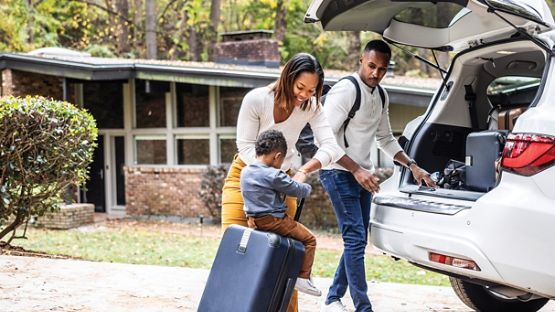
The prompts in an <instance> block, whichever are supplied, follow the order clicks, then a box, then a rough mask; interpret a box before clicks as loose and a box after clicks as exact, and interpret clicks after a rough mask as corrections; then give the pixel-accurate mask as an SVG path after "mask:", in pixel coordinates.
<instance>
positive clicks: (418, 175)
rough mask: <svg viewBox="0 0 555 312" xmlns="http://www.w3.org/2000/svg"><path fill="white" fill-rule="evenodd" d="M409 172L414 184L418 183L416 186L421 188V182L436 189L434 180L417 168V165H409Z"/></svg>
mask: <svg viewBox="0 0 555 312" xmlns="http://www.w3.org/2000/svg"><path fill="white" fill-rule="evenodd" d="M409 170H410V172H412V176H413V177H414V179H415V180H416V183H418V186H421V185H422V182H424V183H426V185H427V186H429V187H437V185H436V183H435V182H434V180H432V179H431V178H430V174H429V173H428V171H426V170H424V169H422V168H420V167H418V165H417V164H413V165H411V166H410V167H409Z"/></svg>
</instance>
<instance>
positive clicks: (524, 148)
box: [501, 133, 555, 176]
mask: <svg viewBox="0 0 555 312" xmlns="http://www.w3.org/2000/svg"><path fill="white" fill-rule="evenodd" d="M553 164H555V138H554V137H552V136H547V135H536V134H512V133H511V134H509V136H508V137H507V143H505V148H504V149H503V157H502V159H501V167H502V168H503V169H504V170H507V171H511V172H514V173H516V174H520V175H524V176H531V175H534V174H536V173H538V172H540V171H543V170H545V169H546V168H549V167H551V166H553Z"/></svg>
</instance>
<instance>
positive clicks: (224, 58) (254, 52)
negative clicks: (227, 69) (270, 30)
mask: <svg viewBox="0 0 555 312" xmlns="http://www.w3.org/2000/svg"><path fill="white" fill-rule="evenodd" d="M278 46H279V45H278V42H277V41H276V40H273V39H253V40H242V41H228V42H220V43H218V44H216V47H215V57H214V58H215V60H216V62H218V63H227V64H239V65H261V66H267V67H276V68H277V67H279V61H280V55H279V50H278Z"/></svg>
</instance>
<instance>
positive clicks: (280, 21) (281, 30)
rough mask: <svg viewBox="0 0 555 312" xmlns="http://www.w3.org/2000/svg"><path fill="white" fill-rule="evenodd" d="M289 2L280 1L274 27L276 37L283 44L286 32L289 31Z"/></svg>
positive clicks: (286, 0)
mask: <svg viewBox="0 0 555 312" xmlns="http://www.w3.org/2000/svg"><path fill="white" fill-rule="evenodd" d="M288 6H289V0H278V1H277V7H276V23H275V26H274V36H275V38H276V40H277V41H278V42H279V43H280V44H281V43H283V39H285V32H286V31H287V7H288Z"/></svg>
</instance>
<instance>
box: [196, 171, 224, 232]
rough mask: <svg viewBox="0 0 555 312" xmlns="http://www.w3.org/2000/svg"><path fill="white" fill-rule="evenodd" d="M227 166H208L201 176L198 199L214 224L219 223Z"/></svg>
mask: <svg viewBox="0 0 555 312" xmlns="http://www.w3.org/2000/svg"><path fill="white" fill-rule="evenodd" d="M227 170H228V169H227V166H224V165H219V166H208V168H207V169H206V172H205V173H204V174H203V175H202V179H201V182H200V190H199V192H198V197H199V198H200V200H201V201H202V203H203V204H204V207H206V210H208V213H210V216H211V217H212V218H213V221H214V223H219V222H220V220H221V215H222V189H223V187H224V182H225V177H226V176H227Z"/></svg>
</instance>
